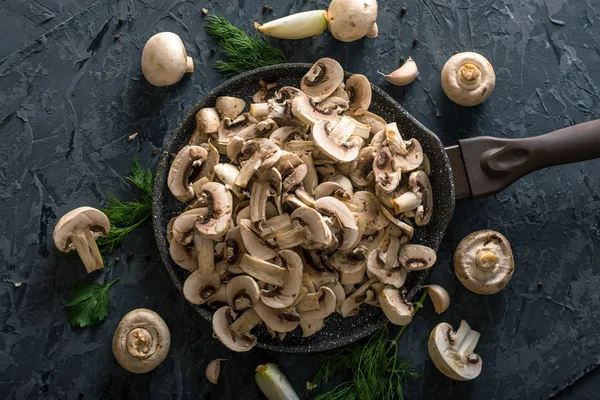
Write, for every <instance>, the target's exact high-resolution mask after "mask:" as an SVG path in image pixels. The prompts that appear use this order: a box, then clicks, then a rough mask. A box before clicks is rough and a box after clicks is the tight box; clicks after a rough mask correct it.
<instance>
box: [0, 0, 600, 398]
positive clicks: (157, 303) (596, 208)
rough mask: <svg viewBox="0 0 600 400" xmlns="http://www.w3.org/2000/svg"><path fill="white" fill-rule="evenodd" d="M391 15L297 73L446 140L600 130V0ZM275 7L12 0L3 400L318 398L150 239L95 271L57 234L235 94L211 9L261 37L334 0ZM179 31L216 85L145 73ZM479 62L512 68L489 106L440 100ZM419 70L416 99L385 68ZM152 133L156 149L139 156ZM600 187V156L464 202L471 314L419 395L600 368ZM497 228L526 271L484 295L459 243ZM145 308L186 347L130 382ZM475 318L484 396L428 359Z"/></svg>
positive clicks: (552, 383)
mask: <svg viewBox="0 0 600 400" xmlns="http://www.w3.org/2000/svg"><path fill="white" fill-rule="evenodd" d="M379 3H380V16H379V19H378V23H379V32H380V34H379V37H378V38H377V39H376V40H363V41H359V42H355V43H351V44H342V43H339V42H337V41H335V40H333V39H331V38H330V37H329V35H328V34H325V35H323V36H321V37H319V38H316V39H314V40H304V41H301V42H285V43H282V45H283V48H284V50H285V52H286V54H287V55H288V58H289V61H298V62H300V61H302V62H312V61H315V60H316V59H318V58H320V57H322V56H330V57H334V58H336V59H337V60H339V61H340V62H341V64H342V65H343V66H344V68H345V69H346V70H349V71H352V72H357V73H363V74H365V75H367V76H368V77H369V78H370V79H371V80H372V82H374V83H375V84H378V85H380V86H381V87H383V88H385V89H386V90H388V92H389V93H390V94H392V95H393V96H394V97H395V98H396V99H397V100H398V101H399V102H401V104H402V105H403V106H404V107H405V108H406V109H407V110H408V111H409V112H411V113H412V114H413V115H415V116H416V117H417V118H418V119H419V120H420V121H421V122H423V123H424V124H425V125H426V126H428V127H429V128H430V129H432V130H433V131H434V132H436V133H438V135H439V136H440V138H441V140H442V141H443V142H444V143H445V144H446V145H451V144H453V143H455V142H456V141H457V140H458V139H459V138H465V137H471V136H477V135H494V136H498V137H507V138H517V137H528V136H532V135H536V134H541V133H544V132H547V131H551V130H555V129H558V128H561V127H564V126H568V125H571V124H574V123H579V122H584V121H587V120H591V119H595V118H599V117H600V111H599V110H600V88H599V87H600V44H599V41H600V17H599V15H600V4H599V3H598V1H596V0H581V1H577V2H575V1H571V2H569V5H568V6H567V1H566V0H552V1H550V0H507V1H492V0H482V1H474V0H472V1H465V0H455V1H442V0H420V1H414V0H402V1H384V0H381V1H380V2H379ZM263 5H264V3H263V2H262V1H261V2H257V1H255V0H234V1H231V0H221V1H220V2H217V1H210V2H207V1H173V2H170V3H168V4H167V2H163V1H137V0H128V1H116V0H98V1H95V2H94V1H92V0H69V1H64V2H63V1H59V0H39V1H35V2H24V1H18V0H5V1H3V2H2V3H1V4H0V21H1V23H0V33H1V37H2V41H1V42H0V106H1V107H0V132H1V133H2V145H1V146H0V218H1V221H2V227H3V229H2V232H1V233H0V266H1V271H2V279H1V285H0V327H1V335H0V393H1V395H0V397H2V398H9V399H25V398H27V399H34V398H56V399H76V398H81V397H84V398H133V399H135V398H144V399H145V398H198V396H199V397H200V398H206V399H209V398H210V399H255V398H259V394H258V392H257V389H256V386H255V384H254V382H253V373H254V368H255V367H256V366H257V365H258V364H260V363H264V362H268V361H273V362H276V363H277V364H279V366H280V367H281V368H282V370H283V371H285V372H286V373H287V375H288V377H289V378H290V380H291V382H292V383H293V385H294V386H295V387H296V388H297V390H298V392H299V393H303V388H304V386H305V383H306V381H307V380H309V379H310V378H311V377H312V376H313V374H314V373H315V371H316V369H317V367H318V365H317V364H316V363H314V362H312V361H311V360H310V359H309V358H308V357H305V356H301V355H286V354H279V353H272V352H267V351H262V350H258V349H257V350H253V351H252V352H250V353H246V354H232V353H230V352H228V351H227V350H226V349H225V348H224V347H222V346H221V345H220V344H218V342H217V341H215V340H214V339H212V337H211V329H210V325H209V324H208V323H207V322H206V321H204V320H203V319H202V318H200V316H199V315H197V314H195V313H194V312H193V311H192V309H191V308H190V307H189V306H188V305H187V304H186V302H185V301H184V299H183V298H182V297H181V296H180V295H179V293H178V292H176V290H175V289H174V286H173V285H172V283H171V282H170V280H169V278H168V275H167V273H166V272H165V270H164V268H163V266H162V263H161V261H160V259H159V257H158V253H157V251H156V248H155V245H154V238H153V234H152V227H151V226H150V225H146V226H144V227H143V228H141V229H139V230H137V231H136V232H135V234H134V235H132V236H131V237H130V238H128V239H127V240H126V242H125V243H124V245H123V246H122V247H121V248H119V249H118V250H117V251H115V253H114V254H113V255H111V256H109V257H108V258H107V265H106V268H105V269H104V270H103V271H100V272H96V273H93V274H91V275H87V274H86V273H85V269H84V268H83V266H82V265H81V263H80V262H79V261H78V260H77V259H76V258H73V257H68V256H64V255H62V254H57V251H56V249H55V247H54V245H53V243H52V229H53V228H54V225H55V223H56V221H57V220H58V218H59V217H60V216H61V215H62V214H64V213H65V212H66V211H68V210H70V209H72V208H75V207H77V206H81V205H91V206H96V207H98V206H102V205H105V204H106V198H107V193H114V194H116V195H117V196H119V197H121V198H130V197H131V196H133V194H134V191H133V189H132V188H131V187H130V186H129V184H128V183H127V182H126V181H125V180H124V179H123V178H122V176H123V175H125V174H126V173H127V172H128V169H129V166H130V164H131V161H132V160H133V158H134V157H138V158H139V160H140V161H141V163H142V164H143V165H145V166H150V167H154V166H155V164H156V163H157V161H158V158H159V157H158V156H156V155H154V153H155V149H158V150H160V149H161V147H162V146H163V144H164V143H165V141H166V140H168V137H169V132H171V131H172V130H173V128H174V127H175V126H176V124H177V123H178V121H179V120H180V118H181V117H182V115H183V114H184V113H185V111H186V109H188V108H189V107H190V106H191V105H192V104H193V103H195V102H196V101H198V100H199V99H200V98H201V97H202V95H203V94H204V93H206V92H207V91H208V90H210V89H211V88H212V87H214V86H215V85H216V84H218V83H220V82H222V81H224V78H223V77H222V76H220V75H219V74H218V73H216V72H215V71H214V70H213V69H212V68H211V65H212V64H213V63H214V62H215V61H216V60H217V59H219V57H220V55H219V52H218V51H217V53H216V54H213V53H212V52H211V48H212V47H215V46H216V44H215V43H214V42H213V41H212V40H210V39H207V37H206V34H205V32H204V30H203V28H202V23H203V17H202V14H201V8H202V7H206V8H208V9H209V10H210V11H211V12H222V13H224V14H225V15H226V16H227V17H228V18H229V19H230V20H231V21H232V22H234V23H235V24H237V25H238V26H240V27H242V28H244V29H246V30H250V29H251V25H252V22H253V20H267V19H272V18H275V17H279V16H283V15H286V14H288V13H289V12H297V11H302V10H308V9H314V8H315V7H321V8H326V5H327V2H326V1H321V0H319V1H316V2H314V1H285V2H283V1H277V2H275V1H272V2H269V5H271V6H272V7H273V13H272V14H264V13H263ZM403 6H406V7H407V12H406V14H405V15H404V16H402V15H401V13H400V8H401V7H403ZM119 20H122V23H120V22H119ZM164 30H167V31H173V32H176V33H178V34H179V35H180V36H181V37H182V38H183V40H184V42H185V44H186V48H187V49H188V52H189V54H190V55H191V56H192V57H194V59H195V62H196V71H195V72H194V73H193V74H192V75H190V76H186V77H185V78H184V79H183V80H182V81H181V82H180V83H178V84H177V85H174V86H172V87H166V88H155V87H152V86H150V85H149V84H148V83H147V82H146V81H145V80H144V79H143V77H142V76H141V72H140V54H141V49H142V47H143V45H144V43H145V41H146V40H147V39H148V38H149V37H150V36H151V35H152V34H154V33H156V32H159V31H164ZM116 34H119V37H118V38H116V37H115V35H116ZM415 39H416V40H415ZM463 50H474V51H477V52H480V53H482V54H484V55H485V56H486V57H487V58H488V59H489V60H490V61H491V62H492V64H493V65H494V67H495V70H496V74H497V85H496V90H495V92H494V94H493V95H492V97H491V98H490V99H489V100H488V101H487V102H486V103H485V104H483V105H481V106H479V107H475V108H461V107H457V106H455V105H454V104H452V103H451V102H450V101H449V100H448V99H447V98H446V97H445V96H444V94H443V93H442V90H441V87H440V71H441V68H442V66H443V64H444V62H445V61H446V59H447V58H448V57H450V56H451V55H452V54H453V53H454V52H455V51H463ZM400 56H404V57H408V56H412V57H413V58H414V59H415V60H416V61H417V63H418V64H419V68H420V76H419V78H418V80H417V81H416V82H414V83H413V84H412V85H411V86H410V87H407V88H398V87H392V86H390V85H388V84H387V83H386V82H385V81H384V79H383V77H381V76H380V75H378V74H377V71H378V70H379V71H384V72H387V71H391V70H393V69H395V68H396V67H397V65H398V60H399V58H400ZM133 132H139V135H138V136H137V138H135V139H134V140H133V141H132V142H129V141H128V136H129V135H130V134H132V133H133ZM599 188H600V162H598V161H590V162H586V163H579V164H573V165H569V166H564V167H560V168H553V169H548V170H545V171H540V172H537V173H534V174H533V175H531V176H529V177H526V178H524V179H522V180H521V181H519V182H518V183H516V184H514V185H513V186H512V187H510V188H509V189H508V190H506V191H504V192H503V193H501V194H499V195H497V196H495V197H493V198H489V199H485V200H478V201H459V202H458V203H457V207H456V213H455V216H454V218H453V221H452V223H451V225H450V228H449V229H448V231H447V233H446V236H445V239H444V242H443V243H442V247H441V249H440V253H439V261H438V263H437V265H436V267H435V268H434V271H433V272H432V274H431V277H430V280H429V281H430V282H431V283H438V284H441V285H443V286H445V287H446V288H447V289H448V291H449V292H450V295H451V297H452V305H451V307H450V309H449V310H448V311H447V312H446V313H445V314H443V315H441V316H438V315H434V314H433V313H432V311H431V307H430V306H427V307H426V308H425V309H424V310H423V311H421V312H420V313H419V314H418V315H417V317H416V318H415V320H414V322H413V323H412V324H411V325H410V326H409V328H408V330H407V332H406V333H405V335H404V336H403V338H402V340H401V343H400V348H401V350H400V355H401V356H402V357H404V358H407V359H410V360H412V362H413V365H414V369H415V370H416V371H418V372H419V373H421V374H422V378H421V379H420V380H418V381H416V382H414V383H411V384H409V385H407V386H406V397H407V398H411V399H414V398H461V399H462V398H472V399H481V398H486V399H488V398H490V399H492V398H493V399H538V398H547V397H549V396H550V395H552V394H554V393H557V392H559V391H560V390H561V389H562V388H564V387H566V386H569V385H571V384H573V382H575V380H577V379H578V378H579V377H581V376H582V375H584V374H585V373H586V372H588V371H591V370H593V368H594V367H595V366H596V365H597V364H598V363H599V362H600V358H599V354H600V294H599V293H598V291H597V288H598V285H599V284H600V262H599V261H598V258H599V257H600V255H598V253H597V249H599V248H600V246H599V244H600V232H599V228H598V225H599V224H598V223H599V217H600V189H599ZM481 228H492V229H497V230H499V231H501V232H502V233H504V234H505V235H506V236H507V237H508V238H509V239H510V240H511V242H512V244H513V249H514V252H515V259H516V272H515V274H514V277H513V280H512V282H511V284H510V286H509V287H508V288H507V289H505V290H504V291H502V292H500V293H499V294H497V295H494V296H488V297H481V296H477V295H475V294H473V293H471V292H468V291H467V290H466V289H464V288H463V287H462V286H461V285H460V284H459V283H458V281H457V279H456V278H455V276H454V273H453V269H452V264H451V257H452V252H453V249H454V248H455V246H456V244H457V243H458V241H459V240H460V239H461V238H462V237H463V236H464V235H466V234H467V233H469V232H471V231H473V230H476V229H481ZM129 252H131V253H132V254H133V256H132V257H128V256H127V255H128V253H129ZM115 257H120V259H121V261H120V262H115ZM115 277H120V278H121V280H120V282H119V283H118V284H117V285H115V286H114V287H113V288H112V289H111V309H110V314H109V317H108V318H107V319H106V320H105V321H103V322H102V323H100V324H98V325H97V326H95V327H93V328H91V329H83V330H73V329H71V328H70V327H69V325H68V323H67V316H66V311H65V301H66V299H67V298H68V296H69V295H70V290H71V287H72V286H73V284H75V283H77V282H80V281H87V282H101V283H104V282H107V281H108V280H110V279H113V278H115ZM538 282H541V284H538ZM19 283H20V285H18V284H19ZM138 307H147V308H151V309H153V310H155V311H157V312H158V313H159V314H160V315H162V316H163V318H164V319H165V320H166V321H167V322H168V324H169V326H170V329H171V334H172V346H171V351H170V354H169V357H168V358H167V360H165V362H164V363H163V364H161V365H160V366H159V367H158V368H157V369H156V370H154V371H153V372H152V373H149V374H144V375H133V374H131V373H128V372H127V371H125V370H123V369H122V368H120V367H119V366H118V365H117V363H116V361H115V360H114V358H113V355H112V352H111V346H110V341H111V339H112V335H113V332H114V330H115V328H116V325H117V323H118V321H119V320H120V319H121V317H122V316H123V315H124V314H125V313H127V312H128V311H130V310H132V309H134V308H138ZM461 318H465V319H466V320H468V321H469V323H470V324H471V325H472V326H473V328H475V329H477V330H479V331H480V332H481V334H482V336H481V341H480V343H479V345H478V349H477V350H478V352H479V354H480V355H481V357H482V359H483V363H484V367H483V372H482V374H481V376H480V377H479V378H478V379H476V380H474V381H472V382H468V383H459V382H453V381H450V380H448V379H446V378H444V377H443V376H442V375H441V374H440V373H438V372H437V371H436V370H435V367H434V366H433V365H432V363H431V361H430V360H429V358H428V356H427V350H426V341H427V337H428V334H429V332H430V330H431V329H432V328H433V327H434V326H435V325H436V324H437V323H439V322H442V321H447V322H450V323H452V324H453V325H454V326H457V325H458V323H459V321H460V319H461ZM216 357H222V358H227V359H228V361H227V362H226V363H225V364H224V365H223V367H224V368H223V374H222V376H221V383H220V384H219V385H216V386H215V385H211V384H209V383H208V382H207V381H206V379H205V378H204V368H205V366H206V363H207V362H208V361H209V360H211V359H213V358H216ZM598 378H600V373H599V372H594V371H592V372H589V373H588V376H586V377H585V378H583V379H582V380H581V383H579V382H578V383H575V384H574V385H573V386H572V387H570V388H568V389H567V390H565V391H563V392H562V394H559V398H564V399H567V398H569V399H573V398H590V399H591V398H597V392H598V390H600V383H599V382H598Z"/></svg>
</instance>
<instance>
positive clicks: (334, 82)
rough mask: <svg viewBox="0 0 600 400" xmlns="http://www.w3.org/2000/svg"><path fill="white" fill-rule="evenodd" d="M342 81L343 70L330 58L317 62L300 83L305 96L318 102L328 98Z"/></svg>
mask: <svg viewBox="0 0 600 400" xmlns="http://www.w3.org/2000/svg"><path fill="white" fill-rule="evenodd" d="M343 80H344V69H343V68H342V66H341V65H340V63H339V62H337V61H335V60H334V59H332V58H321V59H320V60H317V61H316V62H315V63H314V64H313V66H312V67H311V68H310V69H309V70H308V72H307V73H306V75H304V77H303V78H302V80H301V81H300V88H301V89H302V92H304V94H305V95H307V96H308V97H310V98H311V99H313V101H315V102H317V103H318V102H320V101H322V100H324V99H326V98H327V97H329V96H330V95H331V94H332V93H333V92H334V91H335V89H337V87H338V86H339V85H340V84H341V83H342V81H343Z"/></svg>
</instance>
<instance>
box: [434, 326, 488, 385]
mask: <svg viewBox="0 0 600 400" xmlns="http://www.w3.org/2000/svg"><path fill="white" fill-rule="evenodd" d="M479 337H480V334H479V332H477V331H474V330H473V329H471V327H470V326H469V324H467V323H466V321H464V320H463V321H461V322H460V327H459V328H458V331H456V332H454V330H453V329H452V326H451V325H450V324H447V323H445V322H442V323H441V324H438V325H437V326H436V327H435V328H433V330H432V331H431V334H430V335H429V342H428V346H427V347H428V349H429V356H430V357H431V361H433V364H434V365H435V366H436V368H437V369H438V370H439V371H440V372H441V373H442V374H444V375H446V376H447V377H448V378H450V379H454V380H456V381H469V380H472V379H475V378H477V377H478V376H479V374H480V373H481V365H482V362H481V357H479V355H477V354H476V353H474V351H475V347H476V346H477V342H478V341H479Z"/></svg>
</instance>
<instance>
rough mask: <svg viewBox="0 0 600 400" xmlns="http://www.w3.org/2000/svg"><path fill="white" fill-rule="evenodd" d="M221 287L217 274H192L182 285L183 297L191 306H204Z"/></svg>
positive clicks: (196, 272)
mask: <svg viewBox="0 0 600 400" xmlns="http://www.w3.org/2000/svg"><path fill="white" fill-rule="evenodd" d="M220 287H221V277H220V276H219V274H217V273H214V274H201V273H199V272H198V271H195V272H192V273H191V274H190V276H188V277H187V279H186V280H185V282H184V283H183V296H184V297H185V298H186V299H187V301H189V302H190V303H192V304H204V303H206V301H207V300H208V299H209V298H210V297H211V296H212V295H214V294H215V293H217V291H218V290H219V288H220Z"/></svg>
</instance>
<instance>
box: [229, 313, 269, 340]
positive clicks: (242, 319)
mask: <svg viewBox="0 0 600 400" xmlns="http://www.w3.org/2000/svg"><path fill="white" fill-rule="evenodd" d="M261 322H262V319H260V317H259V316H258V314H257V313H256V311H254V308H250V309H248V310H246V311H245V312H244V313H243V314H242V315H240V316H239V317H238V318H237V319H236V320H235V321H233V323H232V324H231V325H229V329H231V331H232V332H233V333H235V334H236V335H238V336H242V335H245V334H247V333H248V332H250V331H251V330H252V329H253V328H254V327H255V326H256V325H258V324H260V323H261Z"/></svg>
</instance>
